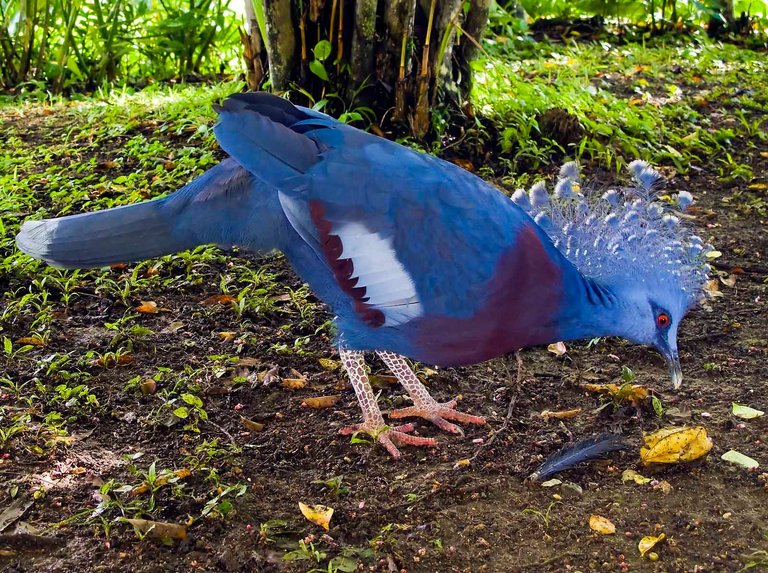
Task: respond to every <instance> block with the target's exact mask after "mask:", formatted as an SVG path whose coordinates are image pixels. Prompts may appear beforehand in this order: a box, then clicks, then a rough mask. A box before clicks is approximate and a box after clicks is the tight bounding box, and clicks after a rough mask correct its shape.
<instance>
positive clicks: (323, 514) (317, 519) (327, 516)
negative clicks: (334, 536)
mask: <svg viewBox="0 0 768 573" xmlns="http://www.w3.org/2000/svg"><path fill="white" fill-rule="evenodd" d="M299 509H300V510H301V514H302V515H303V516H304V517H306V518H307V521H311V522H312V523H314V524H316V525H319V526H320V527H322V528H323V529H325V530H326V531H328V527H329V524H330V522H331V517H333V508H332V507H328V506H327V505H307V504H305V503H302V502H299Z"/></svg>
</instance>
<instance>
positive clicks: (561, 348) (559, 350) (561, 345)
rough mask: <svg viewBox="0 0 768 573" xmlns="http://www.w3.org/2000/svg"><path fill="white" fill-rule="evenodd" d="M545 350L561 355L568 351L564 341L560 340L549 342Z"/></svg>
mask: <svg viewBox="0 0 768 573" xmlns="http://www.w3.org/2000/svg"><path fill="white" fill-rule="evenodd" d="M547 350H549V351H550V352H551V353H552V354H554V355H555V356H562V355H563V354H565V353H566V352H568V349H567V348H566V347H565V342H562V341H561V342H555V343H553V344H550V345H549V346H547Z"/></svg>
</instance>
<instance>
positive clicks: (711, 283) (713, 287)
mask: <svg viewBox="0 0 768 573" xmlns="http://www.w3.org/2000/svg"><path fill="white" fill-rule="evenodd" d="M704 292H706V293H707V294H708V295H709V296H723V293H721V292H720V283H718V282H717V279H710V280H708V281H707V282H706V283H704Z"/></svg>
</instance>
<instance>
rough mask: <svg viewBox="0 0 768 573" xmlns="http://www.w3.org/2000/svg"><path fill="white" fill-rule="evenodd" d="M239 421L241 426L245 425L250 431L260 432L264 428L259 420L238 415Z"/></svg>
mask: <svg viewBox="0 0 768 573" xmlns="http://www.w3.org/2000/svg"><path fill="white" fill-rule="evenodd" d="M240 422H242V424H243V426H245V427H246V428H247V429H248V430H250V431H251V432H261V431H262V430H263V429H264V424H262V423H261V422H254V421H253V420H249V419H248V418H246V417H245V416H240Z"/></svg>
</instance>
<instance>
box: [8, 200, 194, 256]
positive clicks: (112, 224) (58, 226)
mask: <svg viewBox="0 0 768 573" xmlns="http://www.w3.org/2000/svg"><path fill="white" fill-rule="evenodd" d="M166 204H167V202H166V201H163V200H155V201H148V202H146V203H139V204H137V205H127V206H125V207H117V208H115V209H109V210H106V211H98V212H96V213H83V214H81V215H72V216H70V217H61V218H59V219H43V220H41V221H25V222H24V224H23V225H22V227H21V232H20V233H19V234H18V235H17V237H16V244H17V245H18V247H19V249H21V250H22V251H24V252H25V253H27V254H28V255H30V256H32V257H34V258H36V259H42V260H44V261H46V262H47V263H49V264H51V265H54V266H57V267H63V268H69V269H75V268H90V267H102V266H106V265H110V264H115V263H129V262H133V261H139V260H143V259H148V258H152V257H156V256H160V255H166V254H168V253H173V252H177V251H182V250H184V249H187V248H189V247H191V246H194V245H192V244H190V243H189V242H188V241H184V240H183V238H181V239H180V238H179V237H176V236H174V233H173V228H172V220H171V219H170V218H169V217H167V214H166V212H165V211H166V209H164V207H165V206H166Z"/></svg>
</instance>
